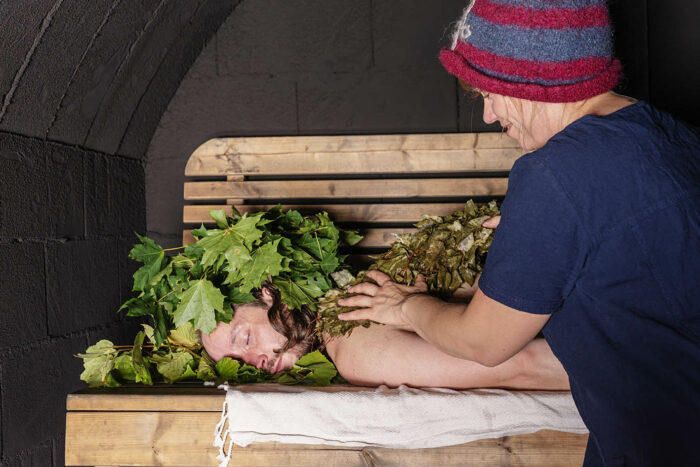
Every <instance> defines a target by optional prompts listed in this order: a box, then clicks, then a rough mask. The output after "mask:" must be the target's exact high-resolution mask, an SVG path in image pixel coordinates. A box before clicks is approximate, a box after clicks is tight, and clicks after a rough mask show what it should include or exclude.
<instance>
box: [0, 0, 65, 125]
mask: <svg viewBox="0 0 700 467" xmlns="http://www.w3.org/2000/svg"><path fill="white" fill-rule="evenodd" d="M61 4H63V0H58V1H57V2H56V3H54V5H53V7H52V8H51V10H50V11H49V12H48V13H47V14H46V16H45V17H44V21H42V23H41V29H40V30H39V33H38V34H37V35H36V37H34V42H33V43H32V46H31V47H30V48H29V51H28V52H27V55H25V57H24V61H23V62H22V65H21V66H20V67H19V70H17V73H16V74H15V78H14V79H13V80H12V85H11V86H10V90H9V91H7V94H5V102H4V103H3V105H2V109H0V122H2V120H3V118H4V117H5V113H6V112H7V108H8V107H9V106H10V103H11V102H12V97H14V95H15V91H16V90H17V87H18V86H19V81H20V80H21V79H22V76H24V72H25V71H26V69H27V67H28V66H29V62H31V60H32V56H34V52H35V51H36V49H37V47H39V44H40V43H41V41H42V39H43V38H44V34H45V33H46V30H47V29H49V26H51V21H52V20H53V17H54V15H55V14H56V12H57V11H58V9H59V8H61Z"/></svg>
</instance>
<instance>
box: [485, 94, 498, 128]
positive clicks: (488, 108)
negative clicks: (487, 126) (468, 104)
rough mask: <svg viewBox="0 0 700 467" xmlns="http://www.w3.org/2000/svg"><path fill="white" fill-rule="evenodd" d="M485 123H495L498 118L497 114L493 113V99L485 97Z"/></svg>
mask: <svg viewBox="0 0 700 467" xmlns="http://www.w3.org/2000/svg"><path fill="white" fill-rule="evenodd" d="M483 118H484V123H493V122H495V121H496V120H498V118H496V114H495V113H493V104H491V99H484V117H483Z"/></svg>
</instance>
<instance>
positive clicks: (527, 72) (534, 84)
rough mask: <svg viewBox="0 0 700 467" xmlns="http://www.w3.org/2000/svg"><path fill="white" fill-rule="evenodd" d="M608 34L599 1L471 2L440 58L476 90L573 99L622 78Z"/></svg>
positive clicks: (611, 85) (549, 99)
mask: <svg viewBox="0 0 700 467" xmlns="http://www.w3.org/2000/svg"><path fill="white" fill-rule="evenodd" d="M611 36H612V34H611V27H610V16H609V13H608V8H607V5H606V4H605V0H471V1H470V4H469V6H468V7H467V9H466V10H465V11H464V14H463V15H462V18H461V19H460V20H459V23H458V24H457V26H456V28H455V31H454V36H453V39H452V47H451V48H450V49H443V50H442V51H441V52H440V61H442V64H443V65H444V66H445V68H446V69H447V71H449V72H450V73H452V74H453V75H455V76H457V77H458V78H461V79H462V80H464V81H466V82H467V83H469V84H470V85H472V86H473V87H475V88H477V89H479V90H481V91H487V92H492V93H495V94H501V95H504V96H511V97H518V98H521V99H527V100H532V101H540V102H575V101H580V100H583V99H587V98H589V97H593V96H596V95H598V94H602V93H604V92H607V91H610V90H611V89H613V88H614V87H615V86H616V85H617V83H618V82H619V81H620V78H621V76H622V73H621V68H622V67H621V65H620V62H619V61H618V60H615V59H613V54H612V41H611Z"/></svg>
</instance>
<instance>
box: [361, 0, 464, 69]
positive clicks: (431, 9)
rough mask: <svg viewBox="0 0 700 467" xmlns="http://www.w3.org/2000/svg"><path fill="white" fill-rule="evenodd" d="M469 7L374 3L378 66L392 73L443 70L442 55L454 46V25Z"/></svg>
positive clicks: (456, 0) (445, 0)
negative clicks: (452, 31)
mask: <svg viewBox="0 0 700 467" xmlns="http://www.w3.org/2000/svg"><path fill="white" fill-rule="evenodd" d="M466 3H467V2H466V1H465V0H431V1H429V2H426V1H425V0H410V1H406V0H374V1H373V2H372V28H373V29H372V31H373V34H372V37H373V38H374V65H375V66H376V67H378V68H380V69H389V70H398V69H416V68H421V69H424V70H435V71H438V70H443V68H442V64H441V63H440V60H439V59H438V54H439V53H440V49H441V48H442V47H446V46H449V45H450V39H451V34H450V33H451V25H452V24H454V22H456V21H457V19H458V18H459V16H460V15H461V13H462V10H463V8H464V7H465V6H466ZM444 72H445V73H447V72H446V71H444Z"/></svg>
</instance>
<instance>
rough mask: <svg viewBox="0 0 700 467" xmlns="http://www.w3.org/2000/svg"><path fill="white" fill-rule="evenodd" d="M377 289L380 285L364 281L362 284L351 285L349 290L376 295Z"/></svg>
mask: <svg viewBox="0 0 700 467" xmlns="http://www.w3.org/2000/svg"><path fill="white" fill-rule="evenodd" d="M377 289H379V287H378V286H376V285H375V284H372V283H371V282H362V283H360V284H357V285H353V286H352V287H350V288H349V289H348V292H350V293H356V294H362V295H370V296H372V297H374V296H375V295H376V294H377ZM338 303H340V302H338Z"/></svg>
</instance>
